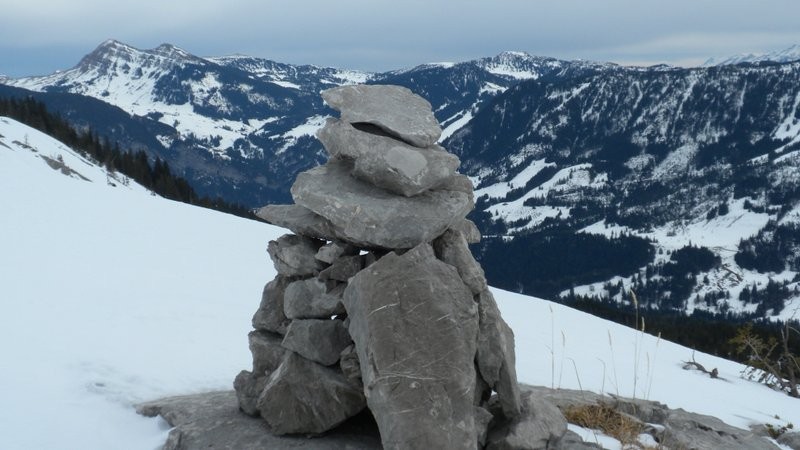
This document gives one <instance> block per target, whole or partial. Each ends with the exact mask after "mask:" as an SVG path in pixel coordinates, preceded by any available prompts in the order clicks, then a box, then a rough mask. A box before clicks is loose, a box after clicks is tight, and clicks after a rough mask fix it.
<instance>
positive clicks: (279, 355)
mask: <svg viewBox="0 0 800 450" xmlns="http://www.w3.org/2000/svg"><path fill="white" fill-rule="evenodd" d="M247 340H248V342H249V343H250V353H252V354H253V373H255V374H256V375H258V376H262V375H266V374H267V373H268V372H272V371H273V370H275V369H277V368H278V365H279V364H280V363H281V361H282V360H283V356H284V354H285V353H286V349H285V348H283V347H282V346H281V341H282V337H281V336H280V335H279V334H273V333H268V332H264V331H258V330H255V331H251V332H250V334H248V335H247Z"/></svg>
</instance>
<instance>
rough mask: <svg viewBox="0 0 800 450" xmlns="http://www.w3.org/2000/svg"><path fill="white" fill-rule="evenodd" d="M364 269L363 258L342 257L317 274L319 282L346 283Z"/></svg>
mask: <svg viewBox="0 0 800 450" xmlns="http://www.w3.org/2000/svg"><path fill="white" fill-rule="evenodd" d="M363 268H364V258H362V257H361V256H360V255H353V256H342V257H341V258H339V259H337V260H336V261H334V262H333V264H331V266H330V267H328V268H327V269H325V270H323V271H322V272H320V273H319V279H320V280H336V281H347V280H349V279H350V278H351V277H352V276H354V275H355V274H357V273H358V272H359V271H361V269H363Z"/></svg>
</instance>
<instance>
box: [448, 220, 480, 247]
mask: <svg viewBox="0 0 800 450" xmlns="http://www.w3.org/2000/svg"><path fill="white" fill-rule="evenodd" d="M450 229H451V230H453V231H460V232H461V234H463V235H464V239H466V240H467V243H468V244H477V243H478V242H480V241H481V230H479V229H478V226H477V225H475V222H473V221H471V220H469V219H464V220H461V221H458V222H456V223H454V224H453V225H451V226H450Z"/></svg>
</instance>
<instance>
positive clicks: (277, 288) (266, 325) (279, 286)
mask: <svg viewBox="0 0 800 450" xmlns="http://www.w3.org/2000/svg"><path fill="white" fill-rule="evenodd" d="M291 282H292V280H291V278H289V277H284V276H281V275H278V276H277V277H275V279H274V280H272V281H270V282H269V283H267V285H266V286H264V292H263V293H262V294H261V304H260V305H259V307H258V310H256V313H255V314H253V328H255V329H256V330H263V331H269V332H272V333H278V334H281V335H283V334H286V327H287V326H288V325H289V319H287V318H286V315H285V314H284V312H283V309H284V308H283V298H284V294H285V292H286V287H287V286H288V285H289V283H291Z"/></svg>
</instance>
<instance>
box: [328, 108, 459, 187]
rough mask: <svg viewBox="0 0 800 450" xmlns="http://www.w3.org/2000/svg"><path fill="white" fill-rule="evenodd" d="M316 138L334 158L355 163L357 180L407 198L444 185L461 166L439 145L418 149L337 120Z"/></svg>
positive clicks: (329, 121)
mask: <svg viewBox="0 0 800 450" xmlns="http://www.w3.org/2000/svg"><path fill="white" fill-rule="evenodd" d="M317 138H318V139H319V140H320V141H322V145H324V146H325V148H326V149H327V150H328V153H330V155H331V156H332V157H333V158H339V159H341V158H346V159H351V160H353V161H355V163H354V167H353V175H354V176H355V177H356V178H358V179H360V180H363V181H366V182H368V183H370V184H372V185H374V186H378V187H380V188H383V189H386V190H387V191H389V192H393V193H396V194H400V195H404V196H406V197H411V196H414V195H417V194H419V193H421V192H424V191H427V190H428V189H432V188H435V187H437V186H439V185H440V184H442V183H444V182H445V181H447V180H448V179H449V178H450V177H452V176H453V175H455V171H456V169H457V168H458V166H459V164H460V163H461V162H460V161H459V159H458V157H457V156H456V155H453V154H452V153H448V152H447V151H446V150H445V149H444V148H442V147H440V146H438V145H434V146H431V147H429V148H426V149H420V148H418V147H413V146H411V145H408V144H406V143H405V142H403V141H399V140H397V139H394V138H392V137H388V136H385V135H382V134H379V133H370V132H368V131H362V130H359V129H357V128H356V127H354V126H353V125H351V124H349V123H347V122H344V121H341V120H338V119H328V122H327V124H326V125H325V127H324V128H322V129H321V130H320V131H319V132H318V133H317Z"/></svg>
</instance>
